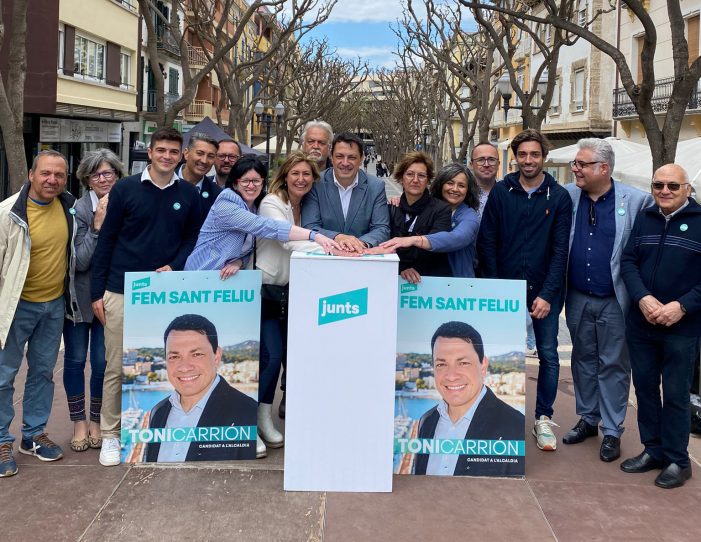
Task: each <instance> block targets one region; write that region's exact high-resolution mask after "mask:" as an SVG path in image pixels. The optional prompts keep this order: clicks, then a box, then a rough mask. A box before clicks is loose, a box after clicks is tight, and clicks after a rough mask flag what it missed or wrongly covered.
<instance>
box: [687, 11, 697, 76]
mask: <svg viewBox="0 0 701 542" xmlns="http://www.w3.org/2000/svg"><path fill="white" fill-rule="evenodd" d="M686 31H687V38H686V39H687V42H688V44H689V66H691V63H692V62H693V61H694V60H696V59H697V58H698V56H699V16H698V15H694V16H693V17H689V18H688V19H687V20H686Z"/></svg>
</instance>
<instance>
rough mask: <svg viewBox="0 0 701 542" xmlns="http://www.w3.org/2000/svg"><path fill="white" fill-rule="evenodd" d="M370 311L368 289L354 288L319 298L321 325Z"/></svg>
mask: <svg viewBox="0 0 701 542" xmlns="http://www.w3.org/2000/svg"><path fill="white" fill-rule="evenodd" d="M367 313H368V289H367V288H361V289H360V290H352V291H350V292H343V293H342V294H336V295H331V296H329V297H322V298H321V299H319V325H320V326H323V325H324V324H330V323H332V322H338V321H340V320H348V319H349V318H355V317H356V316H362V315H363V314H367Z"/></svg>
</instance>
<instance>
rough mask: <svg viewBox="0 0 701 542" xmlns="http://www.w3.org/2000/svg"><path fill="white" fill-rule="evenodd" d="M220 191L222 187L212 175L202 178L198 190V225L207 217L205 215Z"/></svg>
mask: <svg viewBox="0 0 701 542" xmlns="http://www.w3.org/2000/svg"><path fill="white" fill-rule="evenodd" d="M221 191H222V189H221V187H220V186H219V185H218V184H217V181H216V180H215V178H214V177H207V176H206V177H205V178H204V179H203V180H202V190H200V209H201V219H202V220H201V221H200V226H202V224H204V221H205V219H206V218H207V215H208V214H209V210H210V209H211V208H212V205H213V204H214V200H216V199H217V196H218V195H219V194H221Z"/></svg>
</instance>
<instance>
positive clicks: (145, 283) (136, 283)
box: [131, 277, 151, 290]
mask: <svg viewBox="0 0 701 542" xmlns="http://www.w3.org/2000/svg"><path fill="white" fill-rule="evenodd" d="M149 286H151V277H146V278H143V279H137V280H133V281H132V282H131V289H132V290H141V289H143V288H148V287H149Z"/></svg>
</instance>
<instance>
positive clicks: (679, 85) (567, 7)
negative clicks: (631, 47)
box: [460, 0, 701, 169]
mask: <svg viewBox="0 0 701 542" xmlns="http://www.w3.org/2000/svg"><path fill="white" fill-rule="evenodd" d="M460 3H461V4H462V5H463V6H466V7H469V8H472V9H475V10H491V11H494V12H496V13H499V14H500V15H503V16H508V17H511V18H513V19H518V20H521V21H524V24H525V21H528V22H531V23H536V24H547V25H552V26H554V27H555V28H557V29H558V30H560V31H564V32H566V33H568V34H569V35H572V36H577V37H579V38H581V39H583V40H586V41H588V42H589V43H591V45H592V46H594V47H595V48H597V49H599V50H600V51H601V52H602V53H605V54H606V55H608V56H609V57H611V59H612V60H613V61H614V63H615V64H616V67H617V69H618V72H619V77H620V79H621V84H622V85H623V88H624V89H625V91H626V93H627V94H628V96H629V97H630V100H631V102H632V104H633V106H634V107H635V111H636V113H637V114H638V118H639V119H640V122H641V124H642V125H643V127H644V128H645V133H646V135H647V140H648V142H649V144H650V151H651V153H652V163H653V168H654V169H657V168H658V167H660V166H662V165H664V164H668V163H671V162H674V158H675V155H676V151H677V143H678V141H679V132H680V131H681V127H682V120H683V118H684V113H685V111H686V108H687V104H688V103H689V101H690V100H691V98H692V94H693V93H694V92H695V91H696V88H697V84H698V80H699V77H701V57H697V58H694V59H691V58H689V44H688V42H687V39H686V37H685V35H684V29H685V22H684V17H683V15H682V11H681V6H680V2H679V1H678V0H677V1H669V2H667V16H668V23H667V24H669V29H670V32H671V36H672V40H671V46H672V61H673V65H674V82H673V83H672V92H671V95H670V98H669V103H668V104H667V111H666V114H664V115H663V119H664V120H663V123H662V127H660V125H659V124H658V118H657V115H656V111H655V108H654V107H653V97H654V91H655V52H656V49H657V39H658V38H657V36H658V33H657V28H656V26H655V23H654V22H653V20H652V17H651V16H650V14H649V13H648V11H647V9H646V3H647V2H645V1H643V0H626V1H625V9H628V10H630V11H631V12H632V13H633V14H634V15H635V17H637V18H638V20H639V21H640V23H641V24H642V26H643V29H644V31H645V33H644V35H643V47H642V51H641V54H640V63H641V73H642V80H641V81H640V82H636V81H635V79H634V77H633V74H632V72H631V69H630V65H629V61H628V60H627V59H626V57H625V55H624V54H623V53H621V51H620V50H619V49H618V48H617V47H616V45H615V44H611V43H609V42H607V41H606V40H604V39H603V38H601V37H600V36H598V35H596V34H595V33H594V32H593V31H592V28H591V24H592V22H593V21H594V20H596V19H597V18H599V17H600V16H601V15H602V14H603V13H606V12H608V11H611V10H613V9H615V8H616V5H617V2H616V1H615V0H603V1H602V2H601V7H600V8H598V9H596V10H595V12H594V13H593V16H592V18H591V19H590V20H588V21H587V22H586V23H585V24H583V25H581V24H579V21H578V20H577V7H578V2H577V0H561V1H560V2H556V1H555V0H543V1H542V2H540V3H541V4H542V12H539V14H538V15H536V14H535V13H534V12H533V10H532V7H533V4H534V3H533V2H526V1H511V2H474V1H470V0H460ZM541 13H542V14H541Z"/></svg>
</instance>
